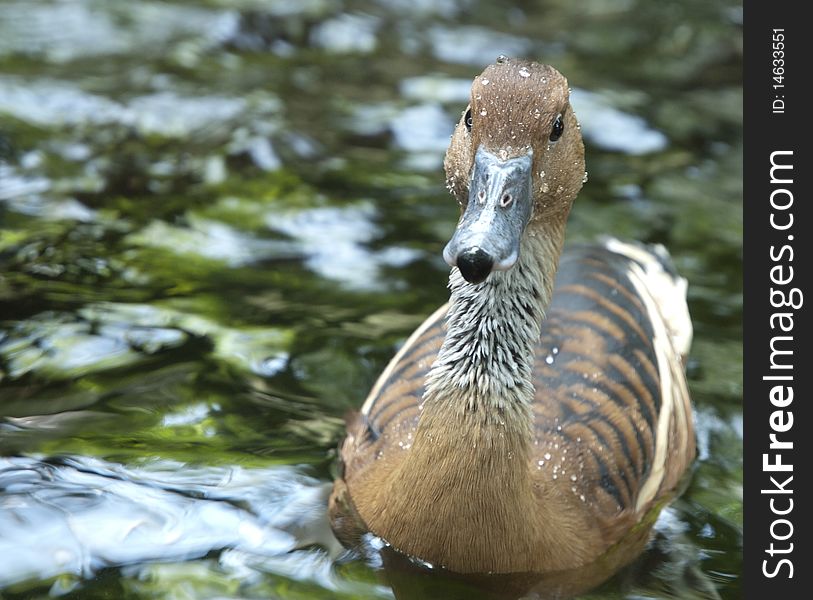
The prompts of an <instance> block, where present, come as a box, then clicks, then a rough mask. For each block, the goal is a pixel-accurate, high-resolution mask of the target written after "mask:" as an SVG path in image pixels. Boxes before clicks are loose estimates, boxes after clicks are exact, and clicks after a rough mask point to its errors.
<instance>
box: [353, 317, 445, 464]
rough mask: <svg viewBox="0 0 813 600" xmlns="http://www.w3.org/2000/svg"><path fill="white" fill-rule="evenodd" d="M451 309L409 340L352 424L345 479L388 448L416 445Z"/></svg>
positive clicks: (405, 447)
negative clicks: (430, 377)
mask: <svg viewBox="0 0 813 600" xmlns="http://www.w3.org/2000/svg"><path fill="white" fill-rule="evenodd" d="M447 310H448V304H444V305H443V306H441V307H440V308H439V309H438V310H436V311H435V312H434V313H433V314H432V315H431V316H430V317H429V318H428V319H426V321H424V322H423V324H421V326H420V327H418V329H416V330H415V332H414V333H413V334H412V335H411V336H410V337H409V338H408V339H407V341H406V342H404V345H403V346H401V349H400V350H399V351H398V353H397V354H396V355H395V356H394V357H393V359H392V360H391V361H390V363H389V364H388V365H387V367H386V369H384V371H383V372H382V373H381V375H380V376H379V377H378V380H377V381H376V383H375V385H374V386H373V388H372V390H370V393H369V395H368V396H367V399H366V400H365V402H364V405H363V406H362V407H361V411H360V412H359V413H357V414H356V415H354V416H353V417H352V419H351V421H350V422H349V423H348V435H347V438H346V439H345V441H344V443H343V444H342V448H341V458H342V468H343V476H344V477H345V479H347V480H349V479H352V476H353V473H354V472H356V471H358V470H359V469H361V468H363V466H364V465H366V464H367V463H368V462H369V461H371V460H373V459H374V458H375V457H376V456H378V454H379V452H381V451H383V450H384V449H386V448H396V447H397V448H399V449H400V448H403V449H409V446H411V444H412V439H413V436H414V433H415V427H416V426H417V424H418V417H419V415H420V402H421V398H422V396H423V391H424V380H425V379H426V375H427V373H428V372H429V368H430V367H431V366H432V363H433V362H434V361H435V357H436V356H437V354H438V351H439V350H440V347H441V345H442V344H443V338H444V337H445V335H446V320H445V316H446V311H447Z"/></svg>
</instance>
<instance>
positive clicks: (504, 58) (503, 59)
mask: <svg viewBox="0 0 813 600" xmlns="http://www.w3.org/2000/svg"><path fill="white" fill-rule="evenodd" d="M509 60H511V59H510V58H508V57H507V56H506V55H505V54H500V55H499V56H498V57H497V63H499V64H503V63H507V62H508V61H509Z"/></svg>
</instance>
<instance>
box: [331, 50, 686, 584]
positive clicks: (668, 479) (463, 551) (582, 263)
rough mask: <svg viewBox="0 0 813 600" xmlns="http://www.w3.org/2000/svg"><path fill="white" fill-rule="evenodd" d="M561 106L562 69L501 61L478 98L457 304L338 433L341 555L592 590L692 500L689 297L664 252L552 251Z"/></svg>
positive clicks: (572, 141)
mask: <svg viewBox="0 0 813 600" xmlns="http://www.w3.org/2000/svg"><path fill="white" fill-rule="evenodd" d="M569 98H570V89H569V87H568V81H567V79H566V78H565V77H564V76H563V75H562V74H561V73H560V72H559V71H557V70H556V69H555V68H554V67H552V66H549V65H545V64H541V63H538V62H533V61H528V60H520V59H510V58H507V57H500V58H499V59H498V60H497V61H496V62H495V63H493V64H491V65H489V66H487V67H486V68H485V70H484V71H483V72H482V73H481V74H480V75H478V76H477V77H475V78H474V81H473V82H472V85H471V97H470V101H469V104H468V106H467V107H466V108H465V110H464V111H462V113H461V117H460V120H459V122H458V123H457V124H456V126H455V129H454V132H453V134H452V137H451V141H450V143H449V147H448V150H447V152H446V156H445V159H444V169H445V173H446V185H447V188H448V190H449V192H450V193H451V195H452V196H453V197H454V198H455V200H456V201H457V203H458V204H459V206H460V219H459V222H458V224H457V227H456V229H455V230H454V232H453V234H452V235H451V239H450V241H449V242H448V243H447V245H446V246H445V248H444V249H443V258H444V259H445V261H446V263H448V265H449V266H450V267H451V270H450V276H449V284H448V287H449V292H450V296H449V301H448V303H447V304H445V305H443V306H441V307H440V308H439V309H437V310H436V311H435V312H434V313H433V314H432V315H431V316H429V317H428V318H427V319H426V321H425V322H423V324H422V325H420V326H419V327H418V328H417V330H415V332H414V333H413V334H412V335H411V336H410V337H409V338H408V339H407V340H406V342H405V343H404V344H403V345H402V346H401V348H400V350H398V352H397V353H396V354H395V356H394V357H393V359H392V360H391V362H390V363H389V364H388V366H387V367H386V368H385V369H384V371H383V372H382V373H381V375H380V377H379V378H378V379H377V381H376V383H375V384H374V386H373V387H372V389H371V391H370V393H369V396H368V397H367V399H366V401H365V402H364V404H363V406H362V408H361V410H360V412H358V413H357V414H355V415H354V416H353V417H352V418H350V419H349V420H348V424H347V435H346V437H345V439H344V441H343V442H342V444H341V446H340V452H339V455H340V467H339V474H338V476H337V477H336V479H335V481H334V485H333V490H332V494H331V497H330V501H329V518H330V522H331V525H332V527H333V531H334V532H335V533H336V536H337V537H338V538H339V540H341V541H342V543H344V544H345V545H347V546H352V545H355V544H359V543H360V540H361V539H362V538H364V536H365V535H367V534H371V535H373V536H375V537H376V538H379V539H380V540H382V541H383V542H384V543H385V544H386V546H387V547H388V548H392V549H393V550H395V551H397V552H398V553H400V554H402V555H404V556H407V557H412V558H415V559H418V560H420V561H423V562H424V563H428V564H430V565H434V566H437V567H442V568H443V569H446V570H448V571H449V572H453V573H460V574H510V573H540V574H545V573H561V572H578V570H579V569H582V568H586V567H587V566H588V565H595V564H602V565H603V567H602V569H601V576H600V577H598V579H596V578H593V579H591V581H592V583H596V581H599V580H601V579H604V578H606V577H607V576H608V575H609V574H610V573H611V572H614V571H615V570H617V569H618V568H620V567H621V566H623V565H625V564H627V563H628V562H630V561H631V560H632V559H634V558H635V557H636V556H637V554H639V553H640V552H641V551H643V549H644V548H645V546H646V542H647V539H648V536H649V535H650V531H651V528H652V525H653V523H654V522H655V520H656V518H657V516H658V513H659V512H660V511H661V510H662V509H663V508H664V507H665V506H666V505H667V504H669V503H670V502H671V501H672V500H673V499H674V498H676V497H677V496H678V495H679V494H680V493H681V492H682V489H684V488H685V485H686V480H687V477H688V476H689V474H690V470H691V469H690V467H691V465H692V463H693V461H694V459H695V454H696V448H695V435H694V425H693V412H692V402H691V398H690V395H689V391H688V386H687V381H686V375H685V367H684V364H685V360H686V356H687V354H688V352H689V348H690V344H691V339H692V325H691V319H690V316H689V312H688V308H687V303H686V291H687V282H686V280H685V279H684V278H682V277H680V276H679V275H678V274H677V273H676V271H675V269H674V266H673V264H672V262H671V259H670V257H669V255H668V253H667V252H666V250H665V249H664V248H663V246H659V245H644V244H640V243H633V242H622V241H619V240H617V239H615V238H612V237H607V238H603V239H601V240H599V241H598V242H596V243H589V244H579V245H573V246H570V245H568V247H567V249H566V250H565V251H564V252H563V248H564V241H565V229H566V222H567V219H568V215H569V213H570V210H571V207H572V205H573V202H574V200H575V198H576V196H577V194H578V193H579V191H580V189H581V188H582V186H583V184H584V183H585V181H586V171H585V153H584V142H583V139H582V135H581V130H580V126H579V123H578V120H577V118H576V115H575V114H574V111H573V107H572V106H571V105H570V99H569ZM619 548H621V549H622V550H621V551H619V550H618V549H619ZM608 557H610V558H608ZM608 565H609V566H608Z"/></svg>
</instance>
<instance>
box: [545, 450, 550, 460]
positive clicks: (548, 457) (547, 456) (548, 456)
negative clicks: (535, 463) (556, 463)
mask: <svg viewBox="0 0 813 600" xmlns="http://www.w3.org/2000/svg"><path fill="white" fill-rule="evenodd" d="M545 460H550V452H545Z"/></svg>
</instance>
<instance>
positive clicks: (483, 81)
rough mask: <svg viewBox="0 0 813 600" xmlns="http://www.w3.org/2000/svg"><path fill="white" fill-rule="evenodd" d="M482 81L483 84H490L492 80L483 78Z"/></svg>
mask: <svg viewBox="0 0 813 600" xmlns="http://www.w3.org/2000/svg"><path fill="white" fill-rule="evenodd" d="M480 83H482V84H483V85H488V84H489V83H491V82H490V81H489V80H488V79H482V80H481V81H480Z"/></svg>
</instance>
